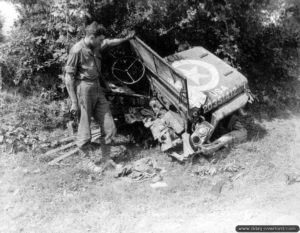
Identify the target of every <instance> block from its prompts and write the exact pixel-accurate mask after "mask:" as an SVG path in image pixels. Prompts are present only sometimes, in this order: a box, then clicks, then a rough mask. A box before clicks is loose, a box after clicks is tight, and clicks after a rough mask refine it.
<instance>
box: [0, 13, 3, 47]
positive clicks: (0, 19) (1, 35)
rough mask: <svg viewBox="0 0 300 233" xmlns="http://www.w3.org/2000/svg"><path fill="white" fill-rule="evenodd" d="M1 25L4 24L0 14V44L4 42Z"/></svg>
mask: <svg viewBox="0 0 300 233" xmlns="http://www.w3.org/2000/svg"><path fill="white" fill-rule="evenodd" d="M3 23H4V19H3V17H2V16H1V14H0V43H1V42H3V41H4V35H3V31H2V29H3Z"/></svg>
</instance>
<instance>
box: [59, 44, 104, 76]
mask: <svg viewBox="0 0 300 233" xmlns="http://www.w3.org/2000/svg"><path fill="white" fill-rule="evenodd" d="M65 69H66V72H67V73H71V74H74V77H75V79H77V80H97V78H99V76H100V75H101V53H100V52H99V51H98V50H96V51H95V52H94V51H93V50H92V49H90V48H89V47H88V46H87V45H86V44H85V43H84V39H82V40H80V41H79V42H77V43H76V44H75V45H74V46H73V47H72V48H71V50H70V52H69V56H68V61H67V64H66V67H65Z"/></svg>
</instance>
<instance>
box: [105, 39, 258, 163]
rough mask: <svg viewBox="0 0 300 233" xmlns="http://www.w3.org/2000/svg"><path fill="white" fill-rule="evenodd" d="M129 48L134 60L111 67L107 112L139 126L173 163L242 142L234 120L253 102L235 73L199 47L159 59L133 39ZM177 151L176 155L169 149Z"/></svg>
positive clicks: (243, 131)
mask: <svg viewBox="0 0 300 233" xmlns="http://www.w3.org/2000/svg"><path fill="white" fill-rule="evenodd" d="M130 46H131V49H132V51H133V52H134V54H135V55H136V56H127V57H122V58H119V59H117V60H116V61H115V62H114V64H113V65H112V74H113V77H114V78H115V82H113V83H110V84H109V86H110V88H111V93H110V94H109V95H108V99H109V100H110V101H111V102H112V109H113V113H115V114H116V115H119V116H123V119H124V120H125V122H126V123H127V124H133V123H134V122H142V123H143V125H144V126H145V127H146V128H149V129H150V130H151V133H152V135H153V138H154V139H156V140H158V141H159V143H160V144H161V150H162V151H164V152H167V153H169V154H170V155H172V156H174V157H176V158H177V159H179V160H185V159H187V158H188V157H189V156H190V155H193V154H198V153H200V154H203V155H212V154H213V153H214V152H216V151H217V150H219V149H220V148H221V147H224V146H226V145H228V144H231V143H237V142H241V141H242V140H245V139H246V136H247V131H246V129H245V128H244V127H243V126H242V124H241V122H240V121H239V117H238V116H239V115H241V114H243V110H242V109H243V107H244V106H245V105H246V104H247V102H251V101H252V100H253V98H252V96H251V93H250V90H249V88H248V81H247V79H246V77H244V76H243V75H242V74H241V73H240V72H238V71H237V70H236V69H234V68H233V67H231V66H230V65H228V64H227V63H226V62H224V61H223V60H221V59H220V58H218V57H217V56H215V55H214V54H212V53H211V52H209V51H207V50H206V49H205V48H203V47H194V48H192V49H188V50H185V51H181V52H178V53H175V54H173V55H170V56H167V57H165V58H162V57H160V56H159V55H158V54H157V53H156V52H155V51H153V50H152V49H151V48H150V47H149V46H147V45H146V44H145V43H144V42H143V41H142V40H141V39H139V38H138V37H134V38H133V39H132V40H130ZM134 87H135V88H134ZM116 97H117V98H116ZM124 106H126V107H124ZM116 112H117V113H116ZM220 128H222V130H223V132H221V133H220V130H219V129H220ZM180 146H181V148H182V152H181V153H178V151H176V150H173V149H174V148H180Z"/></svg>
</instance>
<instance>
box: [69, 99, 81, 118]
mask: <svg viewBox="0 0 300 233" xmlns="http://www.w3.org/2000/svg"><path fill="white" fill-rule="evenodd" d="M78 111H79V106H78V103H77V102H73V103H72V105H71V109H70V112H71V114H72V115H76V114H77V113H78Z"/></svg>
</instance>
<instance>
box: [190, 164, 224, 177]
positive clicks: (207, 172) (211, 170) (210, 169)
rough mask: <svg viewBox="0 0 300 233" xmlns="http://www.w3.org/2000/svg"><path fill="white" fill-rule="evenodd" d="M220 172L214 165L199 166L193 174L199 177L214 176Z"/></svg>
mask: <svg viewBox="0 0 300 233" xmlns="http://www.w3.org/2000/svg"><path fill="white" fill-rule="evenodd" d="M217 172H218V169H217V167H216V166H214V165H210V164H209V165H207V166H198V167H196V168H194V169H193V174H195V175H198V176H214V175H216V174H217Z"/></svg>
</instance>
